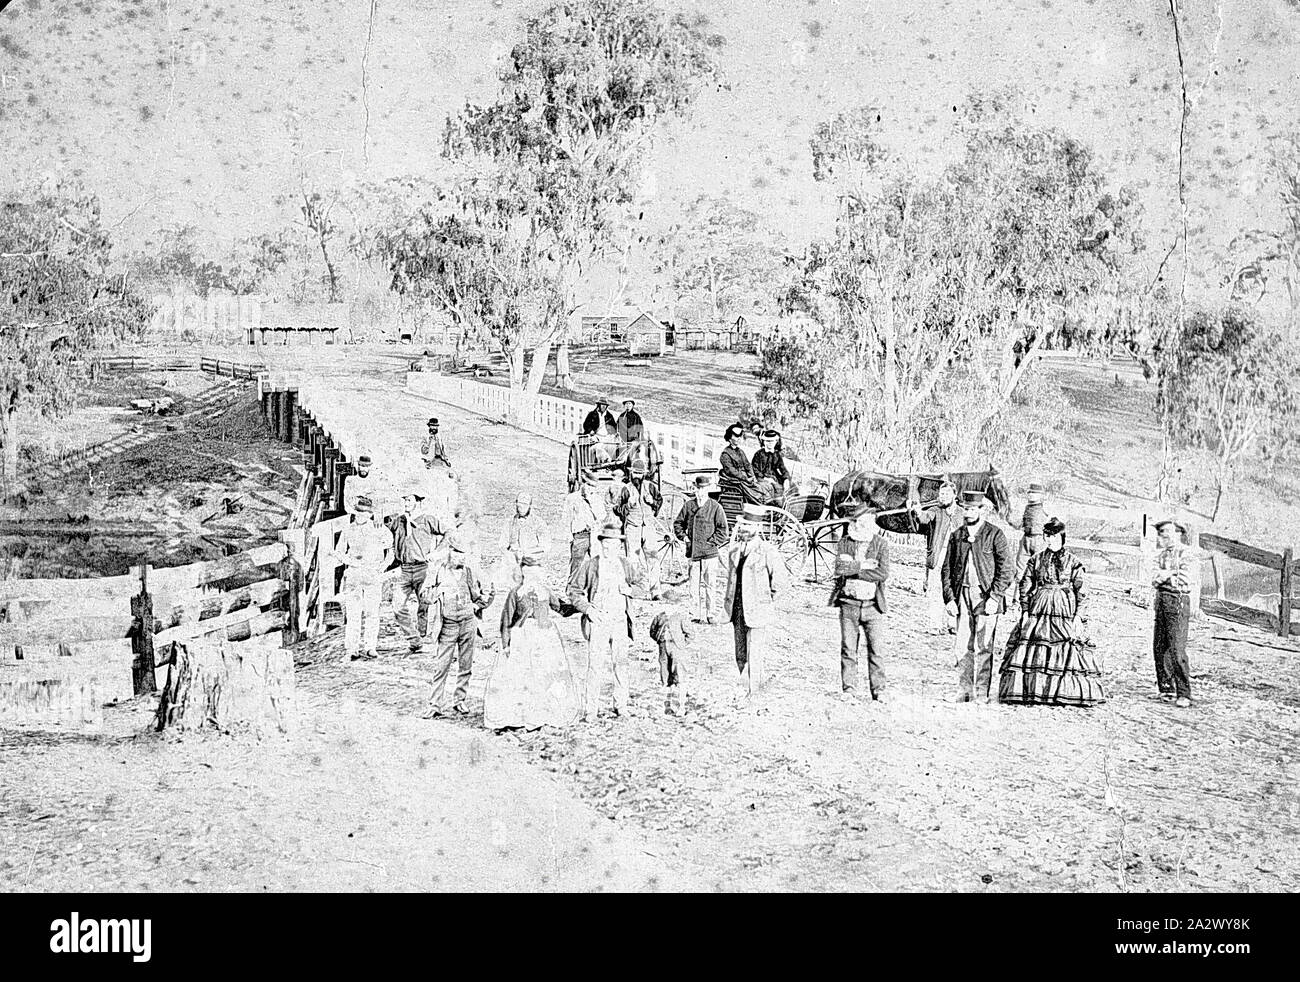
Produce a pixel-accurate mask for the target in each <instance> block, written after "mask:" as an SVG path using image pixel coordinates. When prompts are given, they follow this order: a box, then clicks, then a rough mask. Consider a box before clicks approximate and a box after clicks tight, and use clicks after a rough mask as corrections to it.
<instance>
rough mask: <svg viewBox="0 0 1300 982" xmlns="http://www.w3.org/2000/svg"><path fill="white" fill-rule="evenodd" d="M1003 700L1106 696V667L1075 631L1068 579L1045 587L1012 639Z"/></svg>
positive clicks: (1083, 701)
mask: <svg viewBox="0 0 1300 982" xmlns="http://www.w3.org/2000/svg"><path fill="white" fill-rule="evenodd" d="M998 700H999V701H1000V702H1011V703H1024V704H1027V705H1028V704H1033V705H1046V706H1093V705H1096V704H1097V703H1099V702H1105V701H1106V694H1105V692H1103V691H1102V687H1101V667H1100V666H1099V665H1098V664H1097V659H1096V658H1095V657H1094V656H1093V654H1092V652H1091V650H1090V649H1089V648H1088V647H1087V646H1086V645H1084V643H1083V639H1082V638H1079V637H1076V636H1075V632H1074V597H1073V595H1072V593H1071V590H1070V588H1069V586H1068V585H1067V584H1061V585H1054V586H1047V587H1042V588H1040V589H1038V590H1035V591H1034V593H1033V595H1032V596H1031V597H1030V598H1029V604H1028V609H1027V610H1025V611H1024V612H1023V613H1022V614H1021V615H1020V620H1019V621H1018V622H1017V624H1016V626H1015V627H1014V628H1013V629H1012V631H1011V636H1010V637H1009V638H1008V639H1007V649H1006V655H1005V656H1004V657H1003V659H1002V675H1001V679H1000V681H999V683H998Z"/></svg>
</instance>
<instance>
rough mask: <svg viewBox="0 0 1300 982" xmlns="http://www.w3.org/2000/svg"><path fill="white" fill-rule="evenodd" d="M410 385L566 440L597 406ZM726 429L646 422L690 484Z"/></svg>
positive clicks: (820, 473) (668, 473)
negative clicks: (696, 471)
mask: <svg viewBox="0 0 1300 982" xmlns="http://www.w3.org/2000/svg"><path fill="white" fill-rule="evenodd" d="M406 390H407V391H408V392H410V393H411V394H413V395H418V396H423V397H424V398H426V399H434V400H436V401H438V402H445V403H447V404H448V405H451V406H456V407H458V408H460V409H465V410H468V411H469V412H472V413H476V414H477V415H479V416H484V417H487V418H488V419H495V420H500V421H501V422H503V423H507V424H509V425H510V426H514V427H517V428H519V429H522V430H527V431H528V432H530V433H536V434H537V435H538V436H543V437H546V438H547V439H550V440H555V441H556V442H558V443H563V444H566V445H567V444H569V443H572V442H573V441H574V439H576V438H577V435H578V432H579V431H580V430H581V429H582V421H583V420H584V419H585V418H586V416H587V413H589V412H590V411H591V406H589V405H586V404H584V403H580V402H573V401H572V400H569V399H560V398H558V397H556V396H547V395H541V394H538V393H529V392H519V391H511V390H510V389H507V388H506V387H505V386H500V385H485V384H483V383H482V382H474V381H471V380H469V379H465V378H458V377H455V376H447V375H438V374H435V373H433V372H409V373H408V374H407V376H406ZM721 431H722V427H721V425H720V426H719V427H718V428H716V429H715V430H713V431H709V430H705V429H704V428H703V427H700V426H681V425H674V424H669V423H660V422H655V421H647V422H646V424H645V432H646V436H647V438H649V439H650V440H652V441H654V444H655V446H656V448H657V449H658V450H659V456H660V459H661V460H662V461H663V465H662V467H663V475H664V477H665V479H666V480H668V481H670V482H671V483H674V484H677V485H679V486H684V485H685V484H686V483H687V481H686V479H685V478H684V477H683V475H684V474H690V473H691V472H692V471H695V470H699V469H702V468H717V466H718V457H719V456H720V455H721V454H722V451H723V448H724V447H725V446H726V441H725V440H723V439H722V432H721ZM790 466H791V472H792V476H793V477H794V479H795V480H796V481H799V480H803V479H805V478H807V479H811V480H820V481H825V482H827V484H834V483H835V481H837V480H838V479H839V478H840V476H841V474H840V473H839V472H836V471H832V470H830V469H828V468H825V467H817V466H816V465H812V464H806V463H804V462H802V461H791V462H790Z"/></svg>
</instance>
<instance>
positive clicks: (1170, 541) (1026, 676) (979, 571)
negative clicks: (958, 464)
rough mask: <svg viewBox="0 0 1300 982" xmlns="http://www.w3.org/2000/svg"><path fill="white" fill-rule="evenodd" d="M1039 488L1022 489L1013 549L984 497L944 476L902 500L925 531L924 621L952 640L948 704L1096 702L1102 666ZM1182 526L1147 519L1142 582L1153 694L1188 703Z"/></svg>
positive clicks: (1078, 565)
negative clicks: (1148, 602) (1149, 590)
mask: <svg viewBox="0 0 1300 982" xmlns="http://www.w3.org/2000/svg"><path fill="white" fill-rule="evenodd" d="M1045 496H1046V493H1045V489H1044V487H1043V485H1042V484H1041V483H1039V482H1034V483H1032V484H1030V485H1029V488H1028V491H1027V494H1026V498H1027V502H1028V503H1027V505H1026V508H1025V511H1024V514H1023V517H1022V521H1021V530H1022V533H1023V534H1022V536H1021V539H1020V544H1019V547H1018V549H1017V550H1016V551H1015V553H1014V555H1013V552H1012V549H1011V546H1010V544H1009V542H1008V540H1007V536H1006V533H1005V532H1003V531H1002V529H1000V528H998V527H997V526H996V525H994V524H992V523H991V522H989V521H987V512H988V510H989V505H988V502H987V500H986V498H985V496H984V495H983V494H982V493H981V492H978V491H968V492H964V493H963V494H962V497H961V500H960V501H958V499H957V495H956V489H955V488H954V487H953V486H952V485H951V484H949V483H945V484H944V485H943V486H942V487H941V488H940V489H939V492H938V496H937V497H938V500H937V501H936V502H935V503H934V504H932V505H929V506H926V507H923V506H921V505H920V504H919V503H915V504H913V505H912V509H913V515H914V518H915V520H916V522H917V524H918V525H919V526H921V527H923V528H925V530H926V533H927V554H926V567H927V568H926V572H925V577H926V579H925V593H926V595H927V597H928V598H929V602H930V609H931V611H932V624H933V626H934V627H935V628H936V629H937V630H940V631H945V632H947V633H948V634H950V635H955V642H956V643H955V646H954V655H955V657H954V661H955V662H956V665H957V668H958V672H957V686H956V689H955V691H954V693H953V694H952V695H951V696H950V700H951V701H956V702H970V701H975V702H995V701H996V702H1004V703H1019V704H1031V705H1066V706H1093V705H1096V704H1098V703H1100V702H1103V701H1105V699H1106V695H1105V692H1104V690H1103V688H1102V685H1101V681H1100V678H1101V668H1100V665H1099V664H1098V662H1097V658H1096V656H1095V653H1094V645H1093V643H1092V641H1091V638H1090V637H1089V633H1088V604H1087V590H1086V587H1085V573H1086V570H1085V568H1084V565H1083V563H1082V562H1080V560H1079V559H1078V558H1077V557H1076V556H1075V555H1074V553H1072V552H1071V551H1070V550H1069V549H1068V548H1067V547H1066V526H1065V523H1064V522H1063V521H1062V520H1061V519H1060V518H1056V517H1048V516H1047V510H1046V505H1045ZM1186 534H1187V529H1186V526H1184V525H1183V524H1182V523H1180V522H1178V521H1175V520H1172V519H1171V520H1166V521H1163V522H1161V523H1159V525H1158V526H1157V537H1158V553H1157V558H1156V571H1155V575H1154V578H1153V583H1152V585H1153V587H1154V588H1155V605H1154V606H1155V628H1154V637H1153V653H1154V659H1155V667H1156V679H1157V686H1158V692H1159V697H1160V698H1162V699H1167V700H1168V701H1173V702H1175V703H1176V704H1177V706H1178V707H1179V708H1186V707H1188V706H1190V705H1191V683H1190V673H1189V669H1188V659H1187V629H1188V622H1189V619H1190V610H1191V592H1192V583H1193V576H1192V569H1191V563H1192V557H1191V556H1190V555H1189V553H1188V552H1187V551H1186V550H1185V549H1184V542H1183V540H1184V539H1185V537H1186ZM1009 596H1014V597H1015V598H1016V601H1017V606H1018V616H1017V619H1016V621H1015V623H1014V625H1013V626H1012V629H1011V632H1010V635H1009V636H1008V637H1007V640H1006V644H1005V647H1004V649H1003V656H1002V660H1001V664H1000V672H999V681H998V688H997V692H996V695H995V694H994V692H993V690H992V675H993V659H994V656H995V655H996V653H997V648H996V639H997V629H998V623H999V620H1000V619H1001V618H1002V617H1003V616H1005V615H1006V614H1007V612H1008V609H1009V603H1008V597H1009Z"/></svg>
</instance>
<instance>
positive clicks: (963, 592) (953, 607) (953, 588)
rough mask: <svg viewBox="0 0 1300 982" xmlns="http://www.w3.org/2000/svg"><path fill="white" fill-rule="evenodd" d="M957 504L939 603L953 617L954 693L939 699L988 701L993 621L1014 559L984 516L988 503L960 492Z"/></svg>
mask: <svg viewBox="0 0 1300 982" xmlns="http://www.w3.org/2000/svg"><path fill="white" fill-rule="evenodd" d="M961 505H962V519H963V524H962V526H961V527H960V528H958V529H957V530H956V531H955V532H953V534H952V536H951V537H950V538H949V539H948V551H947V553H945V555H944V558H943V570H942V581H943V600H944V604H945V605H946V607H947V611H948V613H949V614H951V615H952V616H954V617H956V618H957V645H958V651H959V652H960V653H961V661H960V662H959V663H958V667H957V691H956V692H955V693H953V694H952V695H951V696H948V697H947V699H946V700H945V701H947V702H972V701H974V702H991V701H993V700H992V699H991V698H990V696H989V686H990V683H991V682H992V679H993V646H994V644H995V643H996V635H997V630H998V618H999V617H1000V616H1001V615H1002V614H1004V613H1006V610H1007V598H1006V593H1007V588H1008V587H1009V586H1011V577H1012V576H1013V575H1014V573H1015V557H1014V556H1012V554H1011V546H1010V544H1009V543H1008V542H1007V537H1006V534H1005V533H1004V532H1003V531H1002V530H1001V529H1000V528H998V527H997V526H996V525H993V524H991V523H990V522H988V521H987V520H986V518H985V512H986V511H987V509H988V500H987V499H986V498H985V497H984V492H983V491H965V492H963V493H962V496H961ZM963 644H964V650H963V647H962V646H963ZM977 659H978V666H977V665H976V660H977Z"/></svg>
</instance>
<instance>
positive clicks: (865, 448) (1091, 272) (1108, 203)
mask: <svg viewBox="0 0 1300 982" xmlns="http://www.w3.org/2000/svg"><path fill="white" fill-rule="evenodd" d="M876 120H877V117H876V116H875V114H872V113H862V114H856V115H851V116H848V117H841V118H840V119H839V120H838V121H837V123H836V125H835V126H834V127H832V128H831V132H832V133H839V134H840V135H839V136H838V137H837V138H835V139H830V138H825V135H824V134H822V133H821V131H819V133H818V135H817V136H816V137H814V144H815V148H816V149H817V151H818V154H819V155H820V158H821V159H822V164H821V165H820V170H819V173H820V174H821V175H822V177H823V178H824V179H827V180H836V181H838V180H839V178H838V177H836V176H835V175H843V174H845V173H849V174H851V175H852V181H851V183H850V184H849V185H848V186H842V187H841V188H840V189H839V190H840V193H839V198H840V202H841V207H840V211H839V217H838V219H837V222H836V226H835V229H834V231H833V234H832V235H830V236H829V237H828V238H826V239H824V240H821V241H819V242H817V243H815V244H814V245H813V246H812V248H811V249H810V250H809V252H808V255H807V257H806V260H805V262H804V265H803V269H802V271H801V276H800V278H799V280H798V282H797V283H796V284H795V285H794V286H793V287H792V288H791V289H789V290H788V291H787V292H786V293H785V295H784V296H783V297H782V301H781V303H782V309H783V311H784V313H785V315H786V316H785V317H784V319H783V322H782V325H781V326H780V327H779V328H778V329H777V333H776V336H775V337H774V338H773V339H772V340H771V342H769V343H768V344H766V345H765V347H764V351H763V374H764V378H765V384H764V386H763V388H762V390H761V392H760V395H759V400H758V403H759V404H758V409H759V412H760V414H762V415H766V416H774V417H776V418H778V419H781V420H783V421H787V422H788V421H790V420H797V419H804V420H807V421H810V422H812V423H813V425H814V428H815V429H816V430H817V431H819V432H821V433H822V434H823V437H824V440H825V442H826V444H827V446H828V447H829V448H830V449H831V450H833V451H834V452H835V453H836V455H837V456H838V457H840V458H841V459H842V460H843V461H844V462H845V463H847V464H851V465H854V466H873V467H875V466H879V467H889V468H895V467H899V468H914V467H922V466H934V465H938V464H943V463H949V464H971V463H975V461H974V459H973V458H974V456H975V455H976V453H977V452H978V451H979V450H980V449H981V447H982V446H984V444H985V443H986V442H987V441H986V436H987V432H988V430H989V428H990V426H991V425H993V424H994V423H996V421H997V420H998V419H999V418H1000V417H1001V416H1002V414H1004V413H1006V412H1007V411H1008V409H1009V407H1011V404H1012V400H1013V398H1014V396H1015V393H1016V391H1017V388H1018V386H1019V385H1020V383H1021V381H1022V379H1023V378H1024V377H1025V375H1026V373H1028V372H1029V371H1031V370H1032V368H1033V366H1034V365H1035V363H1036V360H1037V355H1038V354H1039V352H1041V351H1042V350H1043V348H1044V347H1047V346H1064V347H1076V348H1078V347H1091V346H1100V345H1102V344H1104V343H1106V342H1107V341H1108V340H1109V337H1110V333H1111V330H1112V329H1113V324H1114V322H1113V318H1110V317H1103V316H1096V314H1097V312H1098V310H1099V309H1101V308H1103V307H1110V306H1113V297H1114V293H1115V289H1114V282H1115V280H1116V278H1117V276H1118V273H1119V271H1120V270H1121V268H1122V267H1123V266H1124V264H1125V263H1126V262H1127V261H1128V260H1129V258H1130V257H1131V256H1132V255H1133V254H1134V253H1135V251H1136V250H1137V248H1138V246H1139V241H1138V238H1137V234H1136V227H1135V217H1136V205H1135V203H1134V199H1133V196H1132V195H1131V194H1130V193H1128V192H1127V191H1121V192H1112V191H1110V190H1109V189H1108V188H1107V186H1106V183H1105V181H1104V179H1103V177H1102V176H1101V175H1100V174H1099V173H1098V171H1097V169H1096V167H1095V166H1094V163H1093V160H1092V156H1091V154H1090V153H1089V151H1088V150H1087V148H1086V147H1084V146H1083V145H1081V144H1080V143H1079V142H1077V141H1076V140H1074V139H1072V138H1071V137H1069V136H1068V135H1066V134H1064V133H1062V132H1060V131H1059V130H1053V129H1043V128H1040V127H1035V126H1032V125H1029V124H1026V123H1025V122H1023V121H1022V120H1021V119H1020V118H1018V117H1017V116H1016V115H1015V114H1014V112H1013V111H1012V110H1011V109H1010V107H1009V106H1008V104H1007V103H1006V101H1005V100H1001V99H999V100H974V101H972V102H971V104H969V105H968V106H967V109H966V113H965V114H964V118H963V125H962V127H961V132H962V136H963V137H964V140H965V148H964V153H963V155H962V156H961V158H960V159H958V160H957V161H956V162H954V163H953V164H951V165H950V166H949V167H948V168H946V169H945V170H944V172H943V173H942V174H940V175H939V176H938V177H937V178H935V179H932V180H927V179H922V178H919V177H917V176H915V175H913V174H911V173H909V172H908V171H907V170H906V169H905V168H904V167H902V166H900V165H899V164H898V163H897V162H895V161H893V160H892V159H891V158H889V157H888V156H887V155H886V154H885V153H884V152H883V151H882V150H881V149H880V144H879V142H878V141H877V140H876V139H875V138H874V136H873V133H872V132H871V128H872V127H873V126H876V125H877V123H876ZM846 127H856V128H857V130H858V132H857V134H856V136H852V137H850V136H846V135H845V134H844V132H843V131H844V129H845V128H846ZM819 142H820V145H819V146H818V144H819ZM839 153H847V154H850V155H855V154H856V155H863V154H865V155H866V157H867V160H868V161H869V162H871V163H872V164H873V166H875V165H878V166H879V167H880V168H882V170H881V171H880V172H878V173H875V174H874V175H866V174H865V172H864V169H863V167H862V166H860V165H861V164H862V161H861V160H850V161H847V162H846V163H847V164H851V165H853V166H845V165H844V164H841V163H840V162H839V159H838V157H837V156H836V155H837V154H839Z"/></svg>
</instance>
